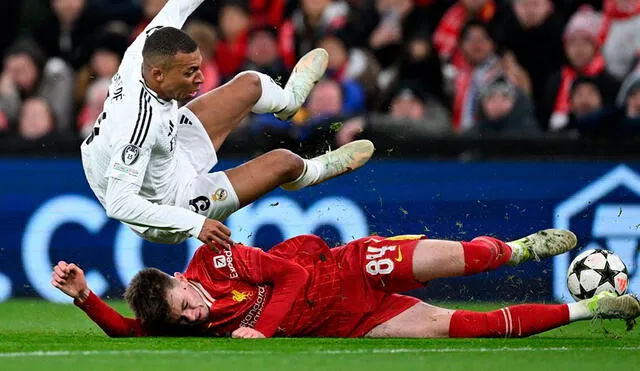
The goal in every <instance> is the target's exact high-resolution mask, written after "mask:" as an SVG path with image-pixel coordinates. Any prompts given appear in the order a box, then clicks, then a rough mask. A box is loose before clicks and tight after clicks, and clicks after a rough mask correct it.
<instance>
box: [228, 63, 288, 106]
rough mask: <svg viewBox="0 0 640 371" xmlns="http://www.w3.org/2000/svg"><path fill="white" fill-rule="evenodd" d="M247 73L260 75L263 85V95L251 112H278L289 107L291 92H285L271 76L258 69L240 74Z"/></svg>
mask: <svg viewBox="0 0 640 371" xmlns="http://www.w3.org/2000/svg"><path fill="white" fill-rule="evenodd" d="M246 73H254V74H256V75H258V77H259V78H260V83H261V85H262V95H261V96H260V99H258V101H257V102H256V104H255V105H254V106H253V108H252V109H251V112H253V113H278V112H280V111H282V110H283V109H285V108H286V107H287V105H288V104H289V102H290V101H291V99H290V98H289V97H290V95H289V93H287V92H285V91H284V89H282V88H281V87H280V85H278V84H276V82H275V81H273V79H272V78H271V77H269V76H268V75H265V74H264V73H260V72H256V71H244V72H241V73H239V74H238V76H240V75H242V74H246Z"/></svg>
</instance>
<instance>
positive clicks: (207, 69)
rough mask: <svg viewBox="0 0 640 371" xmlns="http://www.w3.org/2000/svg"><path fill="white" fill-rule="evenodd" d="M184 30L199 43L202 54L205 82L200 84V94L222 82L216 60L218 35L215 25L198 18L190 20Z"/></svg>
mask: <svg viewBox="0 0 640 371" xmlns="http://www.w3.org/2000/svg"><path fill="white" fill-rule="evenodd" d="M184 31H185V32H186V33H187V34H188V35H189V36H191V38H192V39H193V40H194V41H195V42H196V44H198V49H200V55H202V64H201V65H200V70H201V71H202V74H203V75H204V82H203V83H202V85H201V86H200V92H199V94H204V93H206V92H208V91H211V90H213V89H215V88H217V87H218V86H220V83H221V77H220V71H219V70H218V65H217V64H216V60H215V55H216V49H217V46H218V35H217V34H216V30H215V29H214V28H213V26H211V25H209V24H208V23H206V22H202V21H198V20H192V21H189V22H188V23H187V24H186V25H185V28H184Z"/></svg>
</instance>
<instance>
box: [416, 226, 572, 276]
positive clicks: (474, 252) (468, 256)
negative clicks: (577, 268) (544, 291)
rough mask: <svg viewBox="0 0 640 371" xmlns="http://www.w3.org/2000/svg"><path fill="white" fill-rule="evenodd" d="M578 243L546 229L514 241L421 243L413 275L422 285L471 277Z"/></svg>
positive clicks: (566, 233) (569, 235)
mask: <svg viewBox="0 0 640 371" xmlns="http://www.w3.org/2000/svg"><path fill="white" fill-rule="evenodd" d="M576 244H577V239H576V236H575V235H574V234H573V233H572V232H571V231H567V230H561V229H547V230H544V231H540V232H537V233H534V234H531V235H529V236H527V237H524V238H521V239H519V240H515V241H511V242H503V241H501V240H498V239H496V238H492V237H486V236H482V237H477V238H474V239H473V240H471V241H469V242H454V241H440V240H421V241H419V242H418V244H417V245H416V248H415V250H414V253H413V275H414V277H415V279H417V280H418V281H420V282H426V281H429V280H432V279H436V278H445V277H457V276H463V275H471V274H476V273H480V272H486V271H490V270H494V269H497V268H498V267H500V266H502V265H505V264H510V265H516V264H520V263H522V262H524V261H527V260H531V259H536V260H537V259H539V258H541V257H548V256H553V255H558V254H562V253H564V252H567V251H569V250H571V249H573V248H574V247H575V246H576Z"/></svg>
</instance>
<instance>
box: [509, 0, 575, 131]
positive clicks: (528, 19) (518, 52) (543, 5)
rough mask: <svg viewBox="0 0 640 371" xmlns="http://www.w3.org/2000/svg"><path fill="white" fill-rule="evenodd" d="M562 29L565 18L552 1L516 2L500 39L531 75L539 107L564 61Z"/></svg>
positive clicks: (533, 93)
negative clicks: (550, 80)
mask: <svg viewBox="0 0 640 371" xmlns="http://www.w3.org/2000/svg"><path fill="white" fill-rule="evenodd" d="M563 29H564V24H563V19H562V16H561V15H560V14H558V13H557V12H556V11H555V10H554V7H553V4H552V3H551V1H550V0H514V1H513V3H512V5H511V11H510V14H509V15H508V16H507V18H506V22H505V25H504V28H503V29H502V30H501V33H500V36H499V37H498V44H499V45H500V46H501V47H502V48H504V49H506V50H510V51H511V52H513V54H514V55H515V57H516V59H517V61H518V63H519V64H520V65H522V67H523V68H524V69H525V70H526V71H527V73H528V74H529V77H530V78H531V82H532V95H533V102H534V103H535V105H536V106H538V105H539V104H541V103H542V102H543V101H544V95H545V88H546V83H547V81H549V79H550V78H551V76H552V75H553V74H554V73H556V72H557V71H559V70H560V67H561V66H562V63H563V61H564V49H563V47H562V31H563ZM537 114H538V113H537ZM538 119H539V120H540V119H542V115H541V114H539V115H538Z"/></svg>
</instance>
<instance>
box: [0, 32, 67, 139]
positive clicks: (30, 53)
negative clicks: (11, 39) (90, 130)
mask: <svg viewBox="0 0 640 371" xmlns="http://www.w3.org/2000/svg"><path fill="white" fill-rule="evenodd" d="M35 96H37V97H41V98H43V99H44V100H45V101H46V102H47V103H48V104H49V106H50V107H51V108H52V109H53V115H54V117H55V122H56V124H57V129H58V131H61V132H65V131H68V130H69V129H70V128H71V123H72V120H73V71H72V70H71V68H70V67H69V66H68V65H66V63H65V62H64V61H62V60H61V59H60V58H51V59H49V60H48V61H47V59H46V58H45V56H44V53H43V52H42V50H41V49H40V48H39V47H38V45H36V44H35V43H34V42H32V41H30V40H28V39H23V40H19V41H17V42H16V43H15V44H14V45H13V46H12V47H11V48H10V50H9V52H8V53H7V56H6V57H5V59H4V67H3V70H2V72H1V73H0V111H2V112H4V114H5V115H6V116H7V118H8V120H9V122H17V119H18V115H19V113H20V106H21V104H22V102H23V101H24V100H25V99H27V98H30V97H35Z"/></svg>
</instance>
